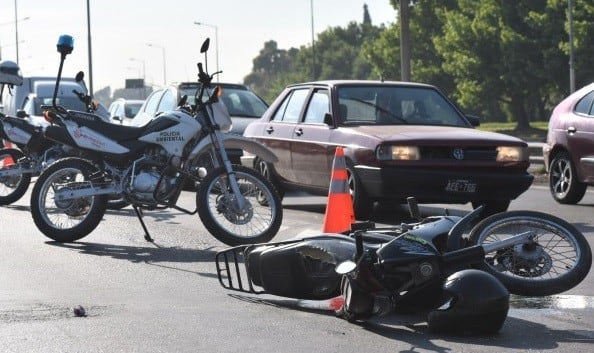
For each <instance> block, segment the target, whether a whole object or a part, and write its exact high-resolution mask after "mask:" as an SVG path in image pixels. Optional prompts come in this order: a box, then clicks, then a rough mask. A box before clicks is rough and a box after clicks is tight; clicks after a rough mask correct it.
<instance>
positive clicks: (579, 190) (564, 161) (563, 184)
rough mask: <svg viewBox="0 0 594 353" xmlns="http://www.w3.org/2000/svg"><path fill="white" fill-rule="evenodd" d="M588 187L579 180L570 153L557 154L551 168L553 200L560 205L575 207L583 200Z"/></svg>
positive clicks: (550, 184) (550, 186)
mask: <svg viewBox="0 0 594 353" xmlns="http://www.w3.org/2000/svg"><path fill="white" fill-rule="evenodd" d="M587 187H588V185H587V184H584V183H581V182H580V181H579V180H578V177H577V171H576V168H575V165H574V164H573V162H572V160H571V156H570V155H569V153H567V152H559V153H557V154H556V155H555V157H554V158H553V161H552V162H551V166H550V168H549V190H550V191H551V195H552V196H553V199H555V201H557V202H558V203H560V204H568V205H575V204H576V203H578V202H580V201H581V200H582V198H583V197H584V194H585V193H586V188H587Z"/></svg>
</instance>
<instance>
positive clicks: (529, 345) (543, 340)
mask: <svg viewBox="0 0 594 353" xmlns="http://www.w3.org/2000/svg"><path fill="white" fill-rule="evenodd" d="M229 296H231V297H233V298H235V299H238V300H242V301H244V302H246V303H251V304H256V305H258V304H259V305H268V306H273V307H277V308H286V309H290V310H299V311H304V312H311V313H317V314H320V315H334V312H333V311H332V310H328V309H327V308H325V309H323V308H317V309H314V308H312V304H311V303H309V304H306V305H305V306H303V305H302V303H303V302H313V301H303V300H298V299H290V298H280V297H279V298H276V297H273V298H270V297H266V298H261V297H259V296H255V295H238V294H229ZM427 313H428V310H424V311H418V312H413V313H405V314H401V313H398V314H396V313H392V314H388V315H385V316H382V317H375V318H372V319H371V320H369V321H366V322H358V323H353V325H358V326H359V327H361V328H362V329H364V330H367V331H369V332H371V333H375V334H377V335H380V336H382V337H385V338H388V339H392V340H396V341H400V342H408V343H409V345H410V349H408V350H401V351H399V353H413V352H419V351H421V350H423V351H430V352H440V353H450V352H452V351H455V347H451V346H449V343H456V344H465V345H468V344H471V345H476V346H485V347H500V348H501V351H507V350H513V351H520V350H521V351H524V350H537V351H541V350H552V349H556V348H558V347H559V343H561V342H564V343H587V342H592V343H594V332H592V331H590V330H551V329H549V328H548V327H547V326H546V325H543V324H540V323H537V322H532V321H528V320H524V319H519V318H516V317H511V316H508V317H507V320H506V321H505V324H504V326H503V328H502V329H501V331H500V332H499V333H497V334H493V335H451V334H439V333H432V332H429V327H428V325H427V322H426V318H427ZM336 320H341V319H338V318H337V319H336ZM527 333H529V338H528V339H527V337H526V334H527ZM436 342H440V343H436Z"/></svg>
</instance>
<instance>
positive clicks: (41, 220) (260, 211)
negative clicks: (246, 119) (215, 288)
mask: <svg viewBox="0 0 594 353" xmlns="http://www.w3.org/2000/svg"><path fill="white" fill-rule="evenodd" d="M72 41H73V39H72V37H70V36H61V37H60V40H59V42H58V51H59V52H60V54H61V61H60V68H59V70H58V80H57V82H56V85H57V84H58V82H59V80H60V76H61V71H62V66H63V63H64V59H65V57H66V55H68V54H70V53H71V52H72V49H73V47H72ZM209 42H210V41H209V40H208V39H207V40H206V41H205V42H204V43H203V45H202V47H201V53H204V55H205V57H206V52H207V50H208V46H209ZM198 71H199V73H198V81H199V82H200V83H201V86H200V87H201V88H200V89H199V90H198V91H197V92H196V99H195V104H193V105H188V104H186V102H187V97H183V98H182V99H181V101H180V102H179V108H178V109H176V110H175V111H172V112H165V113H163V114H160V115H159V116H157V117H156V118H155V119H153V120H152V121H150V122H148V123H147V124H146V125H144V126H140V127H134V126H122V125H115V124H110V123H105V122H103V121H102V120H101V119H99V117H97V116H95V115H93V114H89V113H84V112H78V111H71V110H69V111H66V110H65V109H63V108H62V107H60V106H59V105H56V104H55V103H54V104H53V105H52V106H47V107H45V109H47V111H46V118H47V119H48V121H50V122H51V123H52V125H50V126H48V127H47V128H46V129H45V136H46V138H48V139H50V140H53V141H56V142H59V143H62V144H65V145H69V146H75V147H76V148H78V149H81V150H82V151H84V152H85V158H86V159H81V158H64V159H61V160H59V161H56V162H55V163H53V164H52V165H51V166H50V167H49V168H47V169H46V170H45V171H44V172H43V173H42V174H41V175H40V177H39V179H38V180H37V182H36V184H35V186H34V188H33V191H32V193H31V214H32V216H33V220H34V222H35V224H36V225H37V227H38V229H39V230H41V232H42V233H43V234H45V235H46V236H47V237H49V238H51V239H53V240H56V241H61V242H67V241H75V240H78V239H81V238H83V237H84V236H86V235H87V234H89V233H90V232H91V231H93V230H94V229H95V228H96V227H97V225H98V224H99V222H100V221H101V219H102V217H103V215H104V213H105V201H106V196H107V195H119V196H121V197H122V198H124V199H125V200H126V201H127V202H130V203H131V205H132V207H133V209H134V211H135V213H136V215H137V217H138V219H139V221H140V223H141V225H142V227H143V230H144V231H145V239H146V240H148V241H152V240H153V239H152V237H151V236H150V234H149V232H148V229H147V227H146V225H145V223H144V221H143V219H142V217H143V210H155V209H164V208H174V209H176V210H179V211H182V212H184V213H187V214H195V213H198V215H199V216H200V219H201V220H202V222H203V224H204V226H205V227H206V229H207V230H208V231H209V232H210V233H211V234H212V235H213V236H214V237H215V238H217V239H218V240H220V241H221V242H223V243H225V244H228V245H238V244H247V243H260V242H266V241H269V240H271V239H272V238H273V237H274V236H275V235H276V233H277V232H278V229H279V227H280V224H281V221H282V206H281V202H280V198H279V196H278V194H277V192H276V190H275V189H274V187H273V186H272V184H271V183H270V182H269V181H268V180H267V179H266V178H264V177H263V176H261V175H260V174H258V173H257V172H256V171H254V170H252V169H249V168H245V167H241V166H232V165H231V162H230V161H229V158H228V156H227V152H226V150H225V148H226V147H227V148H229V147H233V148H240V149H243V150H247V151H249V152H250V153H254V154H256V155H259V156H261V158H263V159H266V160H269V161H272V162H274V161H275V160H276V156H274V154H273V153H272V152H270V150H268V149H267V148H266V147H264V146H263V145H261V144H259V143H257V142H255V141H252V140H249V139H246V138H244V137H243V136H237V135H231V134H225V133H223V131H224V130H225V129H228V128H230V125H231V119H230V116H229V113H228V112H227V110H226V108H225V106H224V105H223V104H222V103H220V102H219V100H218V93H219V88H215V89H213V90H212V94H210V95H208V94H207V95H205V94H204V93H205V89H206V88H207V87H210V86H211V82H212V79H213V77H214V75H216V74H217V73H215V74H212V75H210V74H208V73H207V71H204V70H203V67H202V63H199V64H198ZM207 152H209V153H210V156H212V157H213V161H212V165H213V166H214V168H213V169H211V170H209V171H208V172H206V171H205V170H204V169H200V168H198V170H195V166H196V165H195V164H194V163H193V160H194V159H195V158H198V157H199V156H202V155H204V153H207ZM199 176H201V177H203V178H199ZM187 180H191V181H200V183H199V188H198V190H197V192H196V210H194V211H190V210H186V209H184V208H182V207H179V206H178V205H176V203H177V200H178V198H179V196H180V194H181V192H182V189H183V187H184V185H185V184H186V181H187Z"/></svg>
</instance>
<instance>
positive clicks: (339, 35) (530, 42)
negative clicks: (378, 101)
mask: <svg viewBox="0 0 594 353" xmlns="http://www.w3.org/2000/svg"><path fill="white" fill-rule="evenodd" d="M385 1H390V3H391V4H392V6H394V8H395V9H396V10H398V7H399V6H400V3H401V1H399V0H385ZM407 3H409V4H410V5H409V6H410V11H409V12H410V18H409V23H410V27H409V32H410V42H411V48H410V53H411V74H412V80H413V81H419V82H427V83H431V84H435V85H437V86H438V87H440V88H441V89H442V90H443V91H444V92H445V93H446V94H447V95H448V96H450V97H451V98H453V99H454V100H455V101H456V103H457V104H458V105H459V106H461V107H462V109H463V110H464V111H466V112H467V113H472V114H476V115H480V116H481V117H483V120H486V121H491V122H509V123H514V124H516V126H517V127H518V128H523V129H530V126H531V122H534V121H539V120H544V119H546V118H547V117H548V116H549V115H550V110H551V109H552V107H553V106H554V105H555V104H557V102H559V101H560V100H561V99H562V98H563V97H564V96H566V95H567V94H569V67H568V53H569V40H568V33H569V23H568V19H567V18H568V16H567V15H568V12H567V11H568V9H567V0H530V1H519V2H518V1H505V0H481V1H476V0H439V1H438V0H414V1H410V2H407ZM372 15H373V14H370V13H369V12H368V9H367V6H364V7H363V16H362V18H363V22H362V23H355V22H351V23H349V24H347V25H346V26H344V27H333V28H328V29H327V30H325V31H323V32H321V33H318V34H317V38H316V40H315V43H314V45H313V47H312V46H311V44H309V45H304V46H301V47H300V48H298V49H297V48H290V49H288V50H285V49H280V48H278V47H277V43H276V42H275V41H273V40H271V41H268V42H266V43H264V48H263V49H262V50H261V51H260V54H259V55H258V57H256V58H255V59H254V61H253V65H254V66H253V70H252V73H250V74H249V75H248V76H246V78H245V83H246V84H247V85H249V86H250V87H251V88H252V89H254V90H255V91H256V92H258V93H260V94H261V95H262V96H263V97H264V98H265V99H266V100H268V101H269V102H271V101H272V100H273V99H274V98H275V97H276V96H277V95H278V94H279V93H280V92H281V90H282V89H283V88H284V87H285V86H286V85H287V84H290V83H296V82H304V81H311V80H322V79H324V80H325V79H385V80H399V79H400V77H401V74H400V70H401V63H400V33H401V28H400V23H399V21H398V20H397V19H396V21H394V23H393V24H392V25H390V26H389V27H385V26H384V25H380V26H375V25H373V24H372V21H371V19H372V18H373V16H372ZM573 18H574V38H575V40H574V48H575V57H576V60H575V66H574V67H575V71H576V86H577V88H579V87H581V86H583V85H585V84H587V83H589V82H592V81H593V80H594V65H592V60H593V58H594V31H592V30H591V24H592V23H593V22H594V3H593V2H592V1H591V0H574V14H573Z"/></svg>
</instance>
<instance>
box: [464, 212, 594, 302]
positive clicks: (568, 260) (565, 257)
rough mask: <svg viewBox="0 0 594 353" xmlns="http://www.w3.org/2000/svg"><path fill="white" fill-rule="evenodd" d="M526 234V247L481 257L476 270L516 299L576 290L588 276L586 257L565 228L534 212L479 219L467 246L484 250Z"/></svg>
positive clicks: (580, 241)
mask: <svg viewBox="0 0 594 353" xmlns="http://www.w3.org/2000/svg"><path fill="white" fill-rule="evenodd" d="M526 231H533V232H535V236H534V237H533V238H532V240H531V241H528V242H526V243H523V244H519V245H515V246H513V247H509V248H506V249H502V250H498V251H494V252H492V253H488V254H486V255H485V261H484V262H483V263H481V264H479V265H477V266H476V268H478V269H481V270H483V271H486V272H489V273H490V274H492V275H494V276H495V277H497V279H499V280H500V281H501V282H502V283H503V284H504V285H505V286H506V287H507V289H508V290H509V291H510V292H511V293H513V294H518V295H525V296H545V295H552V294H557V293H561V292H564V291H566V290H569V289H571V288H573V287H575V286H576V285H578V284H579V283H580V282H581V281H582V280H583V279H584V278H585V277H586V275H587V274H588V271H589V270H590V266H591V264H592V252H591V250H590V246H589V245H588V242H587V241H586V239H585V237H584V236H583V234H582V233H581V232H580V231H579V230H577V229H576V228H575V227H574V226H573V225H571V224H569V223H568V222H566V221H564V220H562V219H560V218H558V217H555V216H552V215H550V214H546V213H542V212H534V211H509V212H503V213H499V214H496V215H493V216H490V217H488V218H485V219H484V220H482V221H481V222H480V223H478V224H477V225H476V226H475V227H474V228H473V229H472V230H471V232H470V235H469V239H470V242H471V243H473V244H479V245H482V244H488V243H493V242H497V241H499V240H503V239H506V238H509V237H510V236H513V235H516V234H519V233H523V232H526Z"/></svg>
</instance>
